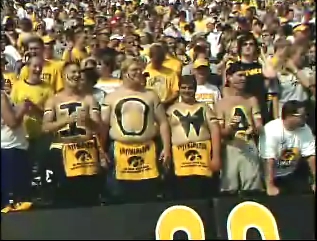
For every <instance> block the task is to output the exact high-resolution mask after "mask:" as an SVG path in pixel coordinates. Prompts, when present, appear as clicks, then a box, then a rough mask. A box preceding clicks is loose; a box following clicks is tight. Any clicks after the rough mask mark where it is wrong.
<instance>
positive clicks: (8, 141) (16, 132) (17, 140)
mask: <svg viewBox="0 0 317 241" xmlns="http://www.w3.org/2000/svg"><path fill="white" fill-rule="evenodd" d="M11 104H12V102H11ZM12 106H13V107H14V105H13V104H12ZM28 147H29V143H28V141H27V139H26V137H25V132H24V130H23V126H22V123H21V125H20V126H19V127H18V128H16V129H11V128H10V127H9V126H7V125H6V124H5V123H4V121H3V119H2V116H1V149H10V148H18V149H23V150H26V149H28Z"/></svg>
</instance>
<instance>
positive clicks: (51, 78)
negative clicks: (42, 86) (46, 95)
mask: <svg viewBox="0 0 317 241" xmlns="http://www.w3.org/2000/svg"><path fill="white" fill-rule="evenodd" d="M28 78H29V67H28V66H27V65H25V66H24V67H23V68H22V69H21V72H20V77H19V80H21V81H25V80H27V79H28ZM42 80H43V81H44V82H46V83H48V84H49V85H50V86H51V87H52V89H53V90H54V92H55V93H56V92H58V91H60V90H61V89H62V88H63V87H64V82H63V79H62V70H61V68H57V66H56V64H55V63H53V62H51V61H49V60H45V62H44V66H43V69H42Z"/></svg>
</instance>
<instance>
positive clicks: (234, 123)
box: [230, 116, 241, 128]
mask: <svg viewBox="0 0 317 241" xmlns="http://www.w3.org/2000/svg"><path fill="white" fill-rule="evenodd" d="M240 122H241V116H233V117H232V119H231V121H230V126H231V127H232V128H236V127H238V125H239V123H240Z"/></svg>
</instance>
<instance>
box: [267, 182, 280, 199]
mask: <svg viewBox="0 0 317 241" xmlns="http://www.w3.org/2000/svg"><path fill="white" fill-rule="evenodd" d="M266 193H267V195H269V196H277V195H278V194H280V190H279V189H278V188H277V187H276V186H274V185H269V186H267V188H266Z"/></svg>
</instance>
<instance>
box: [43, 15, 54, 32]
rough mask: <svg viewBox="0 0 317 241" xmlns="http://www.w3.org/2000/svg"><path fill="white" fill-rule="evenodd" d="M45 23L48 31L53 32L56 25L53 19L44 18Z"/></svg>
mask: <svg viewBox="0 0 317 241" xmlns="http://www.w3.org/2000/svg"><path fill="white" fill-rule="evenodd" d="M43 21H44V22H45V25H46V31H49V30H52V29H53V27H54V25H55V20H54V19H53V18H44V19H43Z"/></svg>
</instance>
